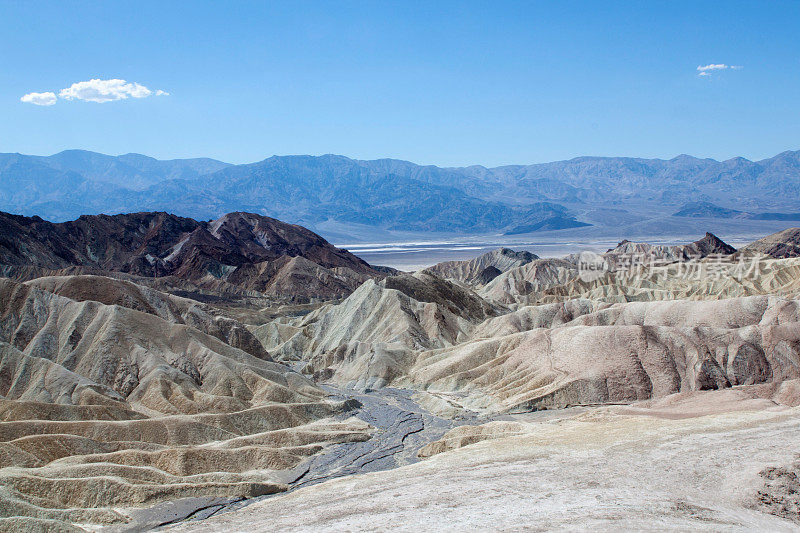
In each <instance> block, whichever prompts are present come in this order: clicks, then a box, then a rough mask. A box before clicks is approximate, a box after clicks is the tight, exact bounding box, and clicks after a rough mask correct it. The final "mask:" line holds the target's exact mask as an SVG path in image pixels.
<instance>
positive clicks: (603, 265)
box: [578, 252, 608, 283]
mask: <svg viewBox="0 0 800 533" xmlns="http://www.w3.org/2000/svg"><path fill="white" fill-rule="evenodd" d="M606 272H608V261H606V260H605V258H604V257H603V256H602V255H597V254H596V253H594V252H581V253H580V255H579V256H578V277H579V278H580V279H581V280H582V281H585V282H587V283H588V282H590V281H594V280H596V279H600V278H602V277H603V275H604V274H605V273H606Z"/></svg>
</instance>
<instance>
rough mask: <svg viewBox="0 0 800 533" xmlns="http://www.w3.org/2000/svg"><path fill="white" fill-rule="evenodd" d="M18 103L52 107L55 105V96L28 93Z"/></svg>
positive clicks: (53, 94)
mask: <svg viewBox="0 0 800 533" xmlns="http://www.w3.org/2000/svg"><path fill="white" fill-rule="evenodd" d="M19 101H20V102H25V103H26V104H33V105H53V104H55V103H56V94H55V93H51V92H46V93H28V94H26V95H25V96H23V97H22V98H20V99H19Z"/></svg>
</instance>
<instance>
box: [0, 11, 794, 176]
mask: <svg viewBox="0 0 800 533" xmlns="http://www.w3.org/2000/svg"><path fill="white" fill-rule="evenodd" d="M798 28H800V2H798V1H786V2H780V1H769V2H756V1H753V2H723V3H720V2H677V1H670V2H667V1H665V2H619V3H617V2H561V1H559V2H501V1H491V2H467V1H461V2H444V1H437V2H406V1H404V2H364V3H361V2H341V3H334V2H323V3H316V2H286V3H282V2H269V3H267V2H252V3H249V2H232V3H228V2H196V3H188V2H187V3H179V2H147V1H137V2H32V1H31V2H28V1H24V2H23V1H19V2H8V1H5V0H0V58H2V68H0V151H2V152H22V153H31V154H51V153H55V152H58V151H60V150H63V149H67V148H84V149H89V150H95V151H100V152H104V153H110V154H120V153H127V152H140V153H144V154H148V155H152V156H154V157H158V158H172V157H196V156H209V157H214V158H217V159H222V160H225V161H229V162H234V163H242V162H251V161H256V160H261V159H264V158H265V157H268V156H270V155H273V154H300V153H308V154H324V153H337V154H343V155H347V156H351V157H356V158H362V159H367V158H378V157H395V158H400V159H407V160H411V161H414V162H417V163H431V164H438V165H465V164H484V165H499V164H505V163H535V162H545V161H552V160H558V159H565V158H570V157H574V156H578V155H628V156H641V157H667V158H668V157H673V156H675V155H677V154H680V153H689V154H692V155H697V156H702V157H714V158H717V159H724V158H729V157H732V156H737V155H741V156H745V157H748V158H751V159H760V158H764V157H769V156H772V155H775V154H776V153H778V152H781V151H783V150H787V149H800V99H799V98H798V95H800V37H798ZM712 64H716V65H726V66H729V67H730V66H736V67H741V68H736V69H734V68H720V69H716V70H708V71H707V73H708V75H704V76H701V75H699V74H700V71H698V70H697V67H698V66H705V65H712ZM92 79H100V80H109V79H123V80H126V81H127V82H129V83H138V84H140V85H142V86H144V87H146V88H147V89H149V90H150V91H151V92H152V93H153V94H152V95H151V96H148V97H142V98H133V97H130V98H126V99H122V100H118V101H110V102H106V103H95V102H91V101H84V100H81V95H84V93H82V92H81V91H80V90H79V89H81V87H83V88H84V89H85V88H86V87H85V86H73V84H76V83H80V82H85V81H89V80H92ZM70 88H72V89H70ZM89 88H91V87H89ZM62 89H68V91H67V93H65V96H67V97H69V96H70V95H72V98H71V99H67V98H57V99H56V103H55V105H49V106H39V105H33V104H31V103H24V102H21V101H20V98H21V97H22V96H23V95H26V94H29V93H32V92H39V93H44V92H53V93H54V95H56V97H57V96H58V94H59V91H61V90H62ZM157 90H161V91H165V92H167V93H169V95H161V96H156V95H155V91H157ZM134 92H135V91H134ZM138 94H139V95H140V96H141V94H143V93H141V91H140V92H139V93H138ZM48 98H49V97H48Z"/></svg>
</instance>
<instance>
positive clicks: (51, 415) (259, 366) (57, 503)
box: [0, 278, 368, 523]
mask: <svg viewBox="0 0 800 533" xmlns="http://www.w3.org/2000/svg"><path fill="white" fill-rule="evenodd" d="M98 281H99V280H96V279H89V280H86V279H74V278H73V279H66V280H47V279H45V280H38V282H37V283H36V284H29V285H22V284H17V283H14V282H11V281H0V397H2V400H0V420H2V421H0V467H2V468H0V494H1V495H2V500H3V502H4V503H3V506H2V516H4V517H10V516H15V515H24V516H30V517H35V518H39V519H47V520H57V521H65V522H95V523H97V522H100V523H105V522H124V521H125V520H126V517H125V513H123V512H121V511H120V510H119V508H120V507H126V506H127V507H130V506H137V505H152V504H153V503H156V502H159V501H163V500H169V499H175V498H180V497H184V496H226V497H237V496H238V497H248V496H254V495H258V494H265V493H270V492H275V491H280V490H285V486H284V485H282V484H281V483H280V482H279V479H278V478H277V477H276V476H275V475H274V472H275V471H276V470H280V469H285V468H290V467H292V466H294V465H296V464H297V463H299V462H300V461H302V460H303V459H304V458H305V457H307V456H309V455H312V454H314V453H316V452H318V451H319V450H320V449H321V448H322V447H323V446H324V445H325V444H326V443H328V442H341V441H343V440H352V439H356V440H359V439H362V440H363V439H364V438H367V437H368V426H367V425H366V424H364V423H363V422H360V421H356V420H352V421H342V422H326V421H325V420H324V419H328V418H330V417H333V416H337V415H340V414H341V413H344V412H346V410H347V409H348V408H349V406H348V405H346V404H343V403H342V402H333V401H329V400H327V399H326V393H325V392H323V391H322V390H321V389H319V388H318V387H317V386H316V385H315V384H314V383H313V382H312V381H310V380H309V379H307V378H305V377H303V376H301V375H299V374H297V373H296V372H294V371H292V370H291V369H290V368H289V367H287V366H284V365H282V364H279V363H275V362H272V361H271V360H269V357H268V356H266V354H263V353H262V354H261V355H262V356H261V357H257V356H254V355H251V354H250V353H247V352H245V351H243V350H242V349H239V348H236V347H233V346H231V345H230V344H227V343H226V342H223V340H220V338H218V337H216V336H212V335H210V334H208V333H204V332H203V331H201V330H200V329H197V328H196V327H192V326H191V325H188V324H186V323H185V322H188V321H193V322H196V323H197V325H199V326H204V327H206V329H209V330H211V329H212V324H210V323H209V322H207V321H206V319H207V317H203V316H202V311H201V310H194V309H192V308H191V306H189V307H186V302H183V301H182V300H180V299H175V298H173V297H168V296H166V295H160V294H157V293H155V292H149V291H148V290H145V289H142V288H140V287H136V286H128V285H125V284H121V285H120V284H119V282H118V280H111V281H109V284H108V285H106V286H105V288H107V289H108V288H111V289H117V290H118V292H117V293H114V292H113V291H110V292H109V293H106V296H107V297H108V299H110V300H112V301H114V300H116V301H119V302H120V303H125V304H126V306H123V305H117V304H111V305H109V304H104V303H100V302H98V301H93V300H86V301H76V300H73V299H70V298H66V297H65V296H61V295H58V294H55V293H56V292H62V293H65V294H66V293H72V294H73V295H82V296H88V294H90V292H91V291H90V290H88V289H87V288H86V287H85V286H84V283H85V282H89V283H98ZM34 285H41V286H42V287H45V288H47V289H49V290H50V291H53V292H50V291H48V290H43V289H40V288H38V287H36V286H34ZM87 291H88V293H87ZM135 307H142V308H144V309H145V310H144V311H142V310H137V309H135ZM195 312H197V313H198V315H197V316H199V317H200V318H196V319H195V318H191V317H192V316H193V315H194V313H195ZM187 317H190V318H191V320H187ZM217 333H219V334H220V335H221V336H224V335H222V334H223V333H224V331H223V330H218V331H217ZM228 333H230V331H228ZM233 336H234V337H235V336H236V335H233ZM262 350H263V348H262Z"/></svg>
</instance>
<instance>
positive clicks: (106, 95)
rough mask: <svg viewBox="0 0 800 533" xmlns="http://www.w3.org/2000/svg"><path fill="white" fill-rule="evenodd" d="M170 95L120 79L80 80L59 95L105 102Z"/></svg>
mask: <svg viewBox="0 0 800 533" xmlns="http://www.w3.org/2000/svg"><path fill="white" fill-rule="evenodd" d="M153 95H156V96H168V95H169V93H168V92H166V91H162V90H156V91H153V90H150V89H148V88H147V87H145V86H144V85H142V84H140V83H136V82H127V81H125V80H120V79H111V80H100V79H92V80H89V81H79V82H77V83H73V84H72V85H71V86H69V87H67V88H66V89H61V91H59V93H58V96H59V97H61V98H63V99H65V100H83V101H85V102H96V103H98V104H104V103H106V102H115V101H117V100H126V99H128V98H147V97H148V96H153Z"/></svg>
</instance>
